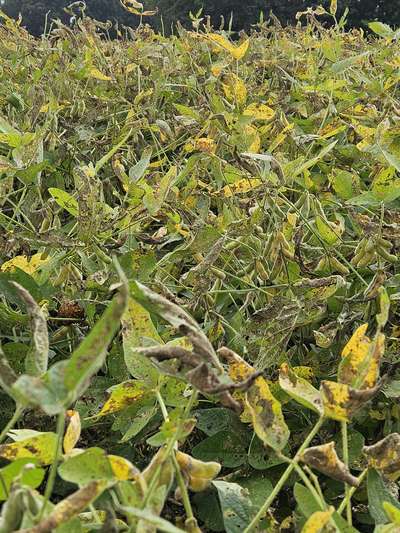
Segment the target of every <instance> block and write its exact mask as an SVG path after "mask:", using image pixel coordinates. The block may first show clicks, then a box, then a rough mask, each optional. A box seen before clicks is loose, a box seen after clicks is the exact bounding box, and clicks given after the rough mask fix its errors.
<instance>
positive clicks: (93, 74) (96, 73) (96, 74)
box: [89, 67, 112, 81]
mask: <svg viewBox="0 0 400 533" xmlns="http://www.w3.org/2000/svg"><path fill="white" fill-rule="evenodd" d="M89 78H94V79H96V80H100V81H110V80H111V79H112V78H110V76H106V75H105V74H103V73H102V72H100V70H99V69H97V68H96V67H92V68H91V69H90V70H89Z"/></svg>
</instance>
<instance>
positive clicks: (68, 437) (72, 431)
mask: <svg viewBox="0 0 400 533" xmlns="http://www.w3.org/2000/svg"><path fill="white" fill-rule="evenodd" d="M67 420H68V426H67V429H66V431H65V434H64V441H63V448H64V453H65V454H69V453H70V452H71V451H72V450H73V449H74V448H75V445H76V443H77V442H78V440H79V437H80V436H81V418H80V416H79V413H78V411H72V410H71V411H67Z"/></svg>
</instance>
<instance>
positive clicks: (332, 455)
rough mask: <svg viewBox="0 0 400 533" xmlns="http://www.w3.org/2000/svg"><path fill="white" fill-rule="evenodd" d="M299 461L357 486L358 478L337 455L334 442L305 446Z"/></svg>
mask: <svg viewBox="0 0 400 533" xmlns="http://www.w3.org/2000/svg"><path fill="white" fill-rule="evenodd" d="M301 461H302V462H303V463H305V464H307V465H308V466H311V467H312V468H315V469H316V470H319V471H320V472H322V473H323V474H325V475H327V476H329V477H331V478H332V479H336V480H337V481H342V482H343V483H347V484H348V485H351V486H352V487H357V486H358V479H357V478H356V477H354V476H353V475H352V474H351V473H350V470H349V469H348V467H347V466H346V465H345V464H344V463H343V462H342V461H341V460H340V459H339V457H338V456H337V453H336V450H335V443H334V442H328V443H327V444H321V445H319V446H312V447H311V448H307V449H306V450H305V451H304V452H303V453H302V455H301Z"/></svg>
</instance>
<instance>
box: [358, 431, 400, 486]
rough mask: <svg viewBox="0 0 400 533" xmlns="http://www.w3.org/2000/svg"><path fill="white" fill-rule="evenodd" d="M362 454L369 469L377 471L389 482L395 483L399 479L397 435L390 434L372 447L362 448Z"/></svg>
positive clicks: (399, 438) (399, 456)
mask: <svg viewBox="0 0 400 533" xmlns="http://www.w3.org/2000/svg"><path fill="white" fill-rule="evenodd" d="M363 453H364V455H365V456H366V457H367V459H368V465H369V466H370V467H371V468H375V469H376V470H379V472H381V473H382V474H383V475H384V476H385V477H386V478H388V479H390V480H391V481H397V480H398V479H399V478H400V434H399V433H391V434H390V435H388V436H387V437H385V438H384V439H382V440H380V441H379V442H377V443H375V444H373V445H372V446H364V448H363Z"/></svg>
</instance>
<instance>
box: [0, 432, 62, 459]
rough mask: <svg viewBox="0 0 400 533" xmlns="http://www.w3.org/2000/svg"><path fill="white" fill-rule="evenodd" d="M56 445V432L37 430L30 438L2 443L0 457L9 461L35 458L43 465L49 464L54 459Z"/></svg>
mask: <svg viewBox="0 0 400 533" xmlns="http://www.w3.org/2000/svg"><path fill="white" fill-rule="evenodd" d="M56 447H57V435H56V433H51V432H48V433H40V432H37V431H35V432H33V435H32V436H29V437H28V438H22V439H21V440H18V441H17V442H12V443H10V444H2V445H1V446H0V457H3V459H8V460H9V461H15V460H16V459H26V458H34V459H37V460H38V461H39V463H41V464H43V465H49V464H51V463H52V462H53V460H54V455H55V452H56Z"/></svg>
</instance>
